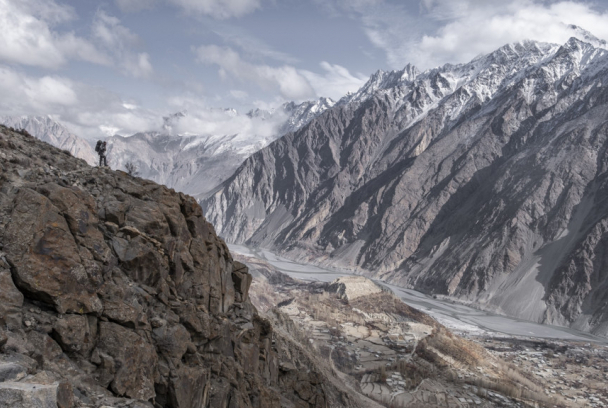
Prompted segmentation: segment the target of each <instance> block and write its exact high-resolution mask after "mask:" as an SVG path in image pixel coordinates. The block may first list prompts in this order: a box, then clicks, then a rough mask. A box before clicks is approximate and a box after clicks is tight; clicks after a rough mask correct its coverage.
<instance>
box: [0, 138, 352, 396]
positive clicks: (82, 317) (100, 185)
mask: <svg viewBox="0 0 608 408" xmlns="http://www.w3.org/2000/svg"><path fill="white" fill-rule="evenodd" d="M0 147H1V149H0V378H2V379H4V380H0V405H1V406H7V407H14V408H21V407H26V406H27V407H31V406H36V407H38V406H40V407H45V408H46V407H47V406H49V407H50V406H52V407H53V408H55V406H58V407H60V408H71V407H72V405H74V404H75V406H83V407H84V406H86V407H101V406H115V407H122V406H126V404H128V405H129V406H131V407H133V406H135V407H137V408H151V407H157V408H160V407H170V408H195V407H196V408H199V407H206V406H213V407H234V408H239V407H260V408H262V407H277V408H278V407H279V406H281V404H280V401H281V399H282V398H283V400H285V398H287V399H290V398H291V399H294V398H295V397H294V396H293V392H292V390H288V391H286V390H285V389H284V387H283V385H282V384H283V382H282V381H281V374H280V370H279V369H278V364H279V356H278V352H279V351H278V350H277V349H276V347H275V346H274V344H273V336H274V335H275V334H274V332H273V330H272V326H271V325H270V324H269V323H268V322H267V321H266V320H264V319H263V318H260V317H259V316H258V314H257V311H256V310H255V308H254V307H253V306H252V305H251V303H250V302H249V300H248V291H249V286H250V284H251V275H249V273H248V271H247V268H246V267H245V266H244V265H243V264H240V263H238V262H234V261H233V260H232V257H231V255H230V253H229V252H228V249H227V247H226V244H225V243H224V242H223V241H222V240H221V239H219V238H218V237H217V236H216V234H215V232H214V229H213V227H212V226H211V225H210V224H209V223H208V222H207V221H206V220H205V218H204V217H203V214H202V211H201V208H200V207H199V206H198V204H197V203H196V201H195V200H194V199H193V198H191V197H188V196H185V195H183V194H178V193H175V192H174V191H173V190H169V189H167V188H166V187H163V186H159V185H157V184H155V183H152V182H148V181H145V180H141V179H135V178H132V177H130V176H128V175H127V174H125V173H121V172H113V171H111V170H109V169H99V168H91V167H89V166H87V165H86V164H85V163H84V162H82V161H81V160H78V159H75V158H73V157H71V156H69V155H66V154H65V153H62V152H60V151H59V150H57V149H54V148H51V147H50V146H48V145H46V144H44V143H42V142H39V141H37V140H35V139H33V138H31V137H28V136H27V135H22V134H18V133H14V132H11V131H8V130H7V129H5V128H0ZM3 361H6V362H7V364H8V363H10V364H13V365H10V364H9V365H7V364H4V365H2V364H3V363H2V362H3ZM310 369H312V370H313V371H314V367H311V368H310ZM315 375H316V377H314V378H315V381H317V380H316V378H324V377H323V375H325V374H323V373H321V372H318V373H317V374H315ZM319 376H320V377H319ZM306 378H308V377H305V378H303V379H300V382H303V384H302V386H301V388H302V390H304V389H307V388H308V386H307V384H306V381H307V380H306ZM311 378H312V377H310V378H309V379H311ZM311 381H312V380H311ZM65 384H71V386H70V387H67V388H66V386H65ZM285 384H286V383H285ZM315 389H316V391H315V394H314V396H313V395H311V396H310V397H309V398H308V399H307V400H306V401H308V405H306V406H308V407H314V406H322V405H319V404H320V402H319V401H332V400H333V399H335V400H336V401H340V400H343V401H347V403H337V404H336V405H332V406H336V407H338V406H345V407H346V406H348V407H355V406H361V405H358V403H357V402H356V401H355V400H353V399H352V398H351V399H349V398H348V397H346V396H344V398H342V397H341V395H342V394H344V392H343V391H342V390H337V389H334V388H332V387H325V388H319V387H317V388H315ZM283 392H287V394H286V395H287V396H282V393H283ZM302 392H304V391H302ZM34 400H36V401H42V402H40V403H38V402H32V401H34ZM19 401H20V402H19ZM49 401H50V402H49ZM66 401H67V402H66ZM70 401H72V402H70ZM136 401H137V402H136ZM298 401H299V400H298ZM3 404H4V405H3ZM19 404H21V405H19ZM24 404H25V405H24ZM27 404H30V405H27ZM36 404H38V405H36ZM45 404H46V405H45ZM49 404H50V405H49ZM53 404H55V405H53Z"/></svg>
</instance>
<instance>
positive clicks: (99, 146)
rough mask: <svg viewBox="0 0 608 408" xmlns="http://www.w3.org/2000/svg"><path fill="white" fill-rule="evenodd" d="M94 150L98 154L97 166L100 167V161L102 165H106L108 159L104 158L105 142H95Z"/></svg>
mask: <svg viewBox="0 0 608 408" xmlns="http://www.w3.org/2000/svg"><path fill="white" fill-rule="evenodd" d="M95 151H96V152H97V154H98V155H99V167H101V162H102V161H103V165H104V166H106V167H107V165H108V161H107V160H106V142H103V141H101V140H98V141H97V144H96V145H95Z"/></svg>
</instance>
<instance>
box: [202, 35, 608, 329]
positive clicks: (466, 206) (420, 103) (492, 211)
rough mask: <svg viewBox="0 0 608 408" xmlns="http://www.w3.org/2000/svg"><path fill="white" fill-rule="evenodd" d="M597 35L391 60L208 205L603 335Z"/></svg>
mask: <svg viewBox="0 0 608 408" xmlns="http://www.w3.org/2000/svg"><path fill="white" fill-rule="evenodd" d="M589 41H590V42H583V41H581V40H578V39H576V38H571V39H570V40H569V41H568V42H567V43H565V44H563V45H554V44H546V43H538V42H533V41H527V42H521V43H516V44H510V45H506V46H504V47H501V48H500V49H498V50H496V51H495V52H493V53H490V54H488V55H484V56H480V57H478V58H476V59H475V60H473V61H471V62H470V63H467V64H461V65H450V64H448V65H445V66H443V67H440V68H436V69H432V70H429V71H425V72H422V73H421V72H418V70H416V68H414V67H412V66H407V67H406V68H405V69H403V70H401V71H392V72H382V71H379V72H378V73H376V74H375V75H373V76H372V77H371V78H370V80H369V81H368V83H367V84H366V85H364V86H363V87H362V88H361V89H360V90H359V92H357V93H355V94H351V95H347V96H346V97H344V98H343V99H342V100H340V101H338V102H337V103H336V105H335V106H334V107H333V108H331V109H329V110H327V111H326V112H324V113H323V114H322V115H320V116H319V117H318V118H316V119H314V120H312V121H311V122H310V123H308V124H307V125H306V126H304V127H303V128H302V129H300V130H298V131H297V132H295V133H293V134H287V135H286V136H284V137H282V138H281V139H278V140H277V141H275V142H273V143H271V144H270V145H269V146H268V147H266V148H264V149H262V150H260V151H259V152H257V153H255V154H253V155H252V156H250V157H249V158H248V159H247V160H246V161H245V163H244V164H243V165H241V166H240V167H239V169H238V170H237V171H236V173H235V174H234V175H233V176H232V177H230V178H229V179H228V180H227V181H225V182H224V183H223V184H222V185H221V186H220V187H219V188H218V189H217V191H215V192H213V193H211V194H209V195H208V196H207V197H206V198H205V199H203V200H202V201H201V204H202V206H203V210H204V211H205V214H207V216H208V218H209V220H210V221H211V222H212V223H213V224H214V225H215V226H216V228H217V230H218V233H219V234H220V235H221V236H222V237H224V238H225V239H226V240H227V241H228V242H230V243H237V244H238V243H246V244H247V245H250V246H253V247H260V248H267V249H270V250H273V251H276V252H279V253H281V254H282V255H284V256H287V257H289V258H291V259H296V260H302V261H305V262H308V261H312V262H315V263H318V264H321V265H329V266H334V267H339V268H343V269H347V270H350V271H354V272H356V273H361V274H365V275H366V276H369V277H374V278H379V279H382V280H385V281H387V282H390V283H392V284H395V285H398V286H401V287H411V288H414V289H417V290H419V291H421V292H424V293H427V294H435V295H437V296H445V297H448V298H452V299H457V300H458V301H460V302H463V303H465V304H470V305H473V306H475V307H478V308H482V309H486V310H490V311H493V312H496V313H499V314H505V315H508V316H513V317H517V318H521V319H526V320H530V321H535V322H543V323H549V324H555V325H562V326H570V327H573V328H577V329H580V330H585V331H590V332H592V333H595V334H598V335H602V336H606V335H607V334H608V290H607V285H608V275H606V273H605V262H604V256H603V254H604V253H605V244H606V242H607V241H606V239H607V237H608V235H606V228H605V224H606V222H608V221H606V220H608V213H606V206H605V205H603V203H604V201H605V198H606V194H607V192H608V189H607V184H606V180H607V178H606V174H607V173H606V163H605V162H606V157H607V156H606V154H607V153H606V152H607V150H606V149H607V147H608V144H607V143H608V142H607V138H606V136H607V135H608V131H607V129H608V127H607V126H608V122H606V117H608V115H607V113H608V112H607V110H608V105H607V102H606V101H607V99H606V95H608V93H607V88H606V84H607V83H608V65H607V64H608V54H607V51H606V50H604V49H603V48H601V47H600V45H601V44H599V42H595V41H591V39H589ZM592 43H596V45H598V46H597V47H596V46H595V45H593V44H592Z"/></svg>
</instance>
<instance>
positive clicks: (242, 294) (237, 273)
mask: <svg viewBox="0 0 608 408" xmlns="http://www.w3.org/2000/svg"><path fill="white" fill-rule="evenodd" d="M251 280H252V277H251V274H250V273H249V271H248V270H247V267H246V266H245V265H243V264H242V263H240V262H238V261H235V262H234V271H232V281H233V282H234V288H235V290H236V292H237V296H238V299H237V301H238V302H244V301H246V300H247V294H248V293H249V287H250V286H251Z"/></svg>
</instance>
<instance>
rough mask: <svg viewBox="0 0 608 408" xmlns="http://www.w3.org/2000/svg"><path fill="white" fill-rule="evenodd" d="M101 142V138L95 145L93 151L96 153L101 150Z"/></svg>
mask: <svg viewBox="0 0 608 408" xmlns="http://www.w3.org/2000/svg"><path fill="white" fill-rule="evenodd" d="M101 143H102V142H101V140H98V141H97V144H96V145H95V151H96V152H97V153H99V152H100V151H101Z"/></svg>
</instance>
